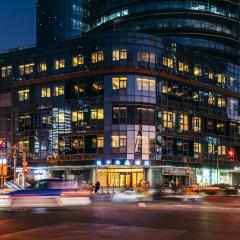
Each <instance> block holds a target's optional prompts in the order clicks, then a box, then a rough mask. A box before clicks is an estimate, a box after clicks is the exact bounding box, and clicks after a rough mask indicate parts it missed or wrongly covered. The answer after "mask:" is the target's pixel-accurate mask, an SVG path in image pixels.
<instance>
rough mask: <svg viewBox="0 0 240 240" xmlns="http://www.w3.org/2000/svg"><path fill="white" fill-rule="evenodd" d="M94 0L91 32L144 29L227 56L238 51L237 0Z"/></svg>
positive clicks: (142, 30) (141, 30) (138, 30)
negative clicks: (196, 41)
mask: <svg viewBox="0 0 240 240" xmlns="http://www.w3.org/2000/svg"><path fill="white" fill-rule="evenodd" d="M98 3H99V1H97V0H96V1H93V3H92V10H91V12H92V15H91V16H92V22H93V24H92V30H91V31H92V32H98V31H100V32H102V31H136V32H147V33H153V34H157V35H161V36H163V37H167V38H171V39H173V38H174V37H175V40H176V41H179V42H180V43H187V44H191V45H192V46H195V47H204V48H206V49H213V50H214V49H215V50H217V51H218V50H221V51H226V52H227V53H228V54H231V55H236V54H237V52H238V51H237V47H238V44H239V40H238V31H239V30H238V21H239V6H238V4H237V3H233V2H229V1H222V2H221V3H217V2H216V1H205V2H204V1H184V2H181V1H154V2H146V1H144V2H143V1H118V2H116V1H111V0H109V1H101V4H98ZM187 39H189V40H187ZM191 39H193V40H191ZM194 39H199V40H203V41H202V44H195V43H194ZM204 41H205V42H206V43H205V44H203V42H204ZM211 42H215V44H211ZM217 51H216V52H217Z"/></svg>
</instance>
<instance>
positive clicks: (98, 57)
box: [92, 51, 104, 63]
mask: <svg viewBox="0 0 240 240" xmlns="http://www.w3.org/2000/svg"><path fill="white" fill-rule="evenodd" d="M103 60H104V54H103V51H100V52H93V53H92V63H97V62H101V61H103Z"/></svg>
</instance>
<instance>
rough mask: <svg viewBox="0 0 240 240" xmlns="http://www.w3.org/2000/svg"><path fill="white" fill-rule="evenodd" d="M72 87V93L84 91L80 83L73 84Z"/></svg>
mask: <svg viewBox="0 0 240 240" xmlns="http://www.w3.org/2000/svg"><path fill="white" fill-rule="evenodd" d="M73 89H74V94H81V93H84V91H85V89H84V86H83V85H81V84H75V85H74V86H73Z"/></svg>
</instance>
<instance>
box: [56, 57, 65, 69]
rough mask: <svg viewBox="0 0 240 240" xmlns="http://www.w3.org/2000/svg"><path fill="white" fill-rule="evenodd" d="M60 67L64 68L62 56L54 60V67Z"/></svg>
mask: <svg viewBox="0 0 240 240" xmlns="http://www.w3.org/2000/svg"><path fill="white" fill-rule="evenodd" d="M61 68H65V59H64V58H62V59H57V60H55V69H56V70H58V69H61Z"/></svg>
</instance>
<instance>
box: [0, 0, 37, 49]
mask: <svg viewBox="0 0 240 240" xmlns="http://www.w3.org/2000/svg"><path fill="white" fill-rule="evenodd" d="M35 2H36V0H0V29H1V32H0V51H2V50H6V49H9V48H16V47H22V46H26V45H32V44H35V32H36V26H35V25H36V19H35V18H36V17H35V16H36V10H35Z"/></svg>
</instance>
